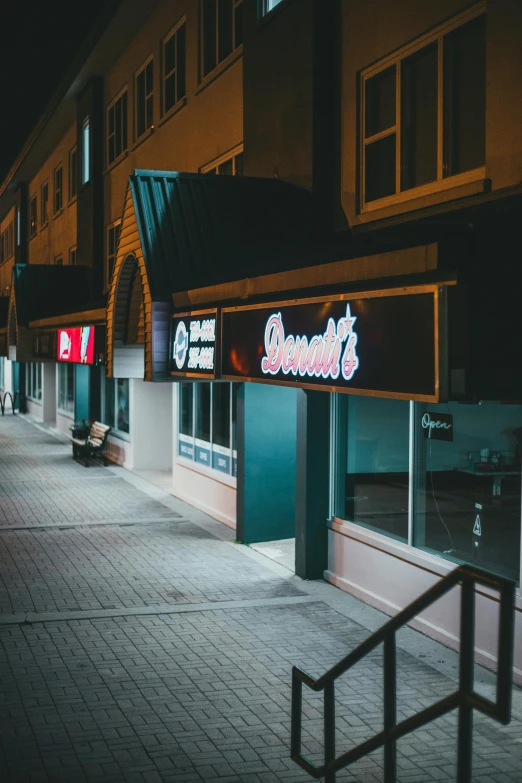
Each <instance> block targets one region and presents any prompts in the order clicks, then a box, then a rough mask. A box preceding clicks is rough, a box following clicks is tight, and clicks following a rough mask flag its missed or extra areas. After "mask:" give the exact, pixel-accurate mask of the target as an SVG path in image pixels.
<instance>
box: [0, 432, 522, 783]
mask: <svg viewBox="0 0 522 783" xmlns="http://www.w3.org/2000/svg"><path fill="white" fill-rule="evenodd" d="M91 471H92V472H91ZM123 474H124V472H123V471H120V473H117V472H115V471H112V470H111V469H103V468H89V469H88V470H87V469H85V468H84V467H83V466H81V465H77V464H76V463H74V462H73V461H72V459H71V456H70V447H68V446H65V445H63V444H62V443H60V442H59V441H58V440H56V439H55V438H53V437H52V436H51V435H49V434H47V433H45V432H42V431H41V430H38V429H36V428H35V427H33V426H32V425H31V424H30V423H28V422H27V421H24V420H21V419H20V418H15V417H12V418H9V419H8V418H7V417H5V418H4V419H0V566H1V572H0V573H1V577H2V579H1V580H0V581H1V592H0V606H1V608H2V614H1V615H0V635H1V642H2V644H1V646H0V655H1V660H0V674H1V686H0V738H1V742H0V781H4V780H5V781H16V783H18V781H20V783H22V781H49V783H54V781H70V783H77V782H79V781H131V782H132V781H141V782H143V781H173V782H174V781H175V783H189V781H206V782H207V783H212V782H213V781H219V783H272V781H274V782H275V781H288V783H293V781H305V780H310V778H308V776H306V775H305V774H304V773H303V772H302V771H301V770H299V769H298V768H297V767H296V765H295V764H293V763H292V762H291V761H290V760H289V729H290V672H291V667H292V665H294V664H297V665H300V666H303V668H305V669H306V670H308V671H309V672H310V673H312V674H316V675H317V674H320V673H322V672H323V671H324V670H325V669H327V668H328V667H329V666H331V665H332V664H333V663H335V662H336V661H337V660H339V658H341V657H342V656H343V655H345V654H346V653H347V652H348V651H349V650H350V649H353V647H354V646H356V645H357V644H358V643H359V642H361V641H362V640H363V639H365V638H367V636H368V634H369V631H368V630H367V629H366V628H364V627H363V626H362V625H360V624H359V623H358V622H355V621H354V620H353V619H351V618H350V617H347V616H346V614H344V613H340V612H339V611H336V609H335V608H333V605H332V603H331V602H329V601H328V600H322V599H319V598H317V596H316V595H314V593H313V590H312V588H313V585H310V584H309V583H303V582H301V581H300V580H299V579H298V578H297V577H295V576H293V575H290V574H288V575H285V574H284V571H283V569H281V568H279V569H274V568H271V567H268V565H267V566H265V565H264V564H263V559H262V558H261V556H257V558H253V557H252V556H247V555H249V550H246V548H244V547H240V546H236V545H233V544H231V543H230V538H231V536H230V535H228V531H227V532H226V533H225V534H224V535H223V537H216V536H215V535H212V534H211V532H208V530H205V529H203V527H202V524H201V518H202V515H201V513H200V512H196V511H195V510H194V513H193V514H192V513H191V511H190V507H188V506H187V505H186V504H182V503H181V502H180V503H179V504H177V502H176V501H174V499H171V500H172V502H169V503H168V504H167V503H166V502H165V503H163V502H161V501H160V500H158V499H154V498H153V497H151V496H150V495H148V494H145V493H143V492H141V491H140V489H139V488H138V487H137V486H136V485H135V484H133V483H129V482H128V481H125V480H124V478H122V477H121V476H122V475H123ZM93 492H94V493H95V500H94V499H93V501H92V502H90V493H93ZM174 509H177V512H176V510H174ZM129 522H130V523H131V524H130V525H129V524H128V523H129ZM126 523H127V524H126ZM64 528H66V529H64ZM210 528H211V525H210V523H209V529H210ZM227 538H228V540H227ZM325 591H326V592H325ZM322 594H325V595H326V594H328V595H332V596H334V598H335V601H336V602H337V604H339V601H340V600H342V599H344V594H340V591H338V590H336V589H335V588H333V587H331V586H327V585H322V592H321V595H322ZM349 600H350V601H353V599H351V598H349V597H348V596H346V601H347V602H348V601H349ZM333 603H334V604H335V602H333ZM411 633H413V632H411ZM423 639H424V637H423ZM442 649H444V648H442ZM381 683H382V655H381V653H380V652H379V651H377V652H376V653H374V654H373V655H371V656H370V657H368V658H367V659H365V660H364V661H362V662H361V663H360V664H359V665H357V666H356V667H355V669H354V670H353V671H352V672H351V673H350V675H349V676H345V677H344V678H342V680H341V681H340V682H339V684H338V687H337V690H336V696H337V704H336V710H337V726H338V731H337V745H338V752H342V751H343V750H345V749H348V748H349V747H351V746H353V744H355V743H359V742H360V741H361V740H363V739H365V738H367V737H369V736H371V735H372V734H373V733H374V732H375V731H378V730H379V729H380V728H381V727H382V687H381ZM453 689H454V682H453V680H452V679H451V678H450V677H447V676H445V675H444V674H443V673H441V671H438V670H437V669H436V668H434V667H433V666H430V665H427V664H426V663H425V662H424V661H423V660H421V659H420V658H419V657H418V656H416V655H414V654H411V653H410V652H409V650H408V649H405V648H404V645H403V647H402V648H401V649H399V651H398V714H399V718H403V717H406V716H407V715H408V714H412V713H413V712H414V711H416V710H417V709H418V708H420V707H423V706H426V705H427V704H429V703H432V702H433V701H435V700H438V699H440V698H442V697H443V696H444V695H445V694H447V693H449V692H450V691H451V690H453ZM304 715H305V717H304V732H303V738H304V744H305V747H306V752H307V753H308V755H309V756H311V757H312V758H314V759H316V760H317V761H319V755H318V754H319V753H320V752H321V749H322V705H321V700H320V698H319V697H318V696H315V695H311V694H310V693H306V694H305V709H304ZM398 747H399V763H398V766H399V774H398V780H399V783H406V782H408V783H424V781H436V780H438V781H448V782H449V781H452V780H454V779H455V758H456V719H455V717H454V716H448V717H445V718H441V719H439V720H438V721H436V722H435V723H433V724H430V725H429V726H427V727H425V728H424V729H423V730H420V731H417V732H416V733H414V734H413V735H411V736H409V737H407V738H405V739H403V740H401V741H400V742H399V745H398ZM337 779H338V781H348V780H351V781H358V782H359V783H370V781H372V783H376V782H377V781H382V779H383V771H382V752H377V753H374V754H372V755H371V756H370V757H369V758H367V759H364V760H362V761H361V762H360V763H358V764H356V765H354V766H353V767H352V769H351V771H350V773H347V772H344V773H341V774H339V775H338V777H337ZM473 779H474V781H476V782H477V783H508V781H509V783H511V782H513V783H514V782H515V781H520V780H521V779H522V721H521V720H519V716H518V715H517V716H516V717H515V718H514V720H513V721H512V722H511V724H510V725H509V726H507V727H500V726H499V725H498V724H496V723H494V722H493V721H490V720H489V719H487V718H485V717H483V716H480V715H476V717H475V747H474V778H473Z"/></svg>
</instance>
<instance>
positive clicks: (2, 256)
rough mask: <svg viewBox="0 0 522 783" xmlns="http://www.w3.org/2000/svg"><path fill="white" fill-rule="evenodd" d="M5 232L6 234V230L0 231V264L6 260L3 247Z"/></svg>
mask: <svg viewBox="0 0 522 783" xmlns="http://www.w3.org/2000/svg"><path fill="white" fill-rule="evenodd" d="M6 234H7V232H6V231H2V232H1V233H0V264H3V263H4V261H6V259H7V253H6V249H5V246H6V240H7V236H6Z"/></svg>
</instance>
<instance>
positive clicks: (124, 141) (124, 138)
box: [105, 85, 129, 166]
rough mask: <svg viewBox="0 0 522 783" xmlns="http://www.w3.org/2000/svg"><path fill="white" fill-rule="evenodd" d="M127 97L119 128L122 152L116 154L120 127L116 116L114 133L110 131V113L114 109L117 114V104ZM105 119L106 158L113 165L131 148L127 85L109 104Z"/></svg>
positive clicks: (123, 104) (108, 164) (108, 163)
mask: <svg viewBox="0 0 522 783" xmlns="http://www.w3.org/2000/svg"><path fill="white" fill-rule="evenodd" d="M124 98H125V101H124V103H122V113H121V126H120V128H119V132H120V134H121V152H120V153H119V154H116V140H117V135H118V129H117V128H116V118H114V131H113V132H112V133H109V128H110V121H109V115H110V112H111V111H114V113H115V114H116V105H117V104H118V103H119V102H120V101H123V99H124ZM123 108H125V117H123ZM105 121H106V129H107V133H106V138H105V159H106V161H107V166H112V164H113V163H115V162H116V161H118V160H120V158H122V157H123V156H124V155H125V153H126V152H127V150H128V148H129V90H128V87H127V85H125V86H124V87H122V89H121V90H120V91H119V93H118V94H117V95H116V97H115V98H113V100H112V101H111V102H110V103H109V104H108V106H107V110H106V112H105ZM111 138H114V150H115V152H114V157H112V158H111V156H110V141H111Z"/></svg>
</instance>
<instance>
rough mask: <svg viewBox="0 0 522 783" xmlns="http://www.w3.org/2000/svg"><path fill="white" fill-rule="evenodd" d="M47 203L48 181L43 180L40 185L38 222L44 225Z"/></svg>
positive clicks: (46, 216) (46, 215)
mask: <svg viewBox="0 0 522 783" xmlns="http://www.w3.org/2000/svg"><path fill="white" fill-rule="evenodd" d="M48 205H49V183H48V182H44V183H43V185H42V198H41V202H40V223H41V225H42V226H44V225H45V224H46V223H47V219H48V211H47V210H48Z"/></svg>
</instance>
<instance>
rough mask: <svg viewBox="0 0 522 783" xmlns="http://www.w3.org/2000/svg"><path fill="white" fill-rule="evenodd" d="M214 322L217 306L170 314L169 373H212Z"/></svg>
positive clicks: (213, 369)
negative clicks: (203, 309) (171, 316)
mask: <svg viewBox="0 0 522 783" xmlns="http://www.w3.org/2000/svg"><path fill="white" fill-rule="evenodd" d="M217 323H218V321H217V311H216V310H206V311H204V312H194V313H183V314H180V315H175V316H174V317H173V319H172V352H171V373H172V375H182V376H184V377H191V376H200V377H203V378H214V377H215V374H216V346H217V339H216V336H217V334H216V333H217Z"/></svg>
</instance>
